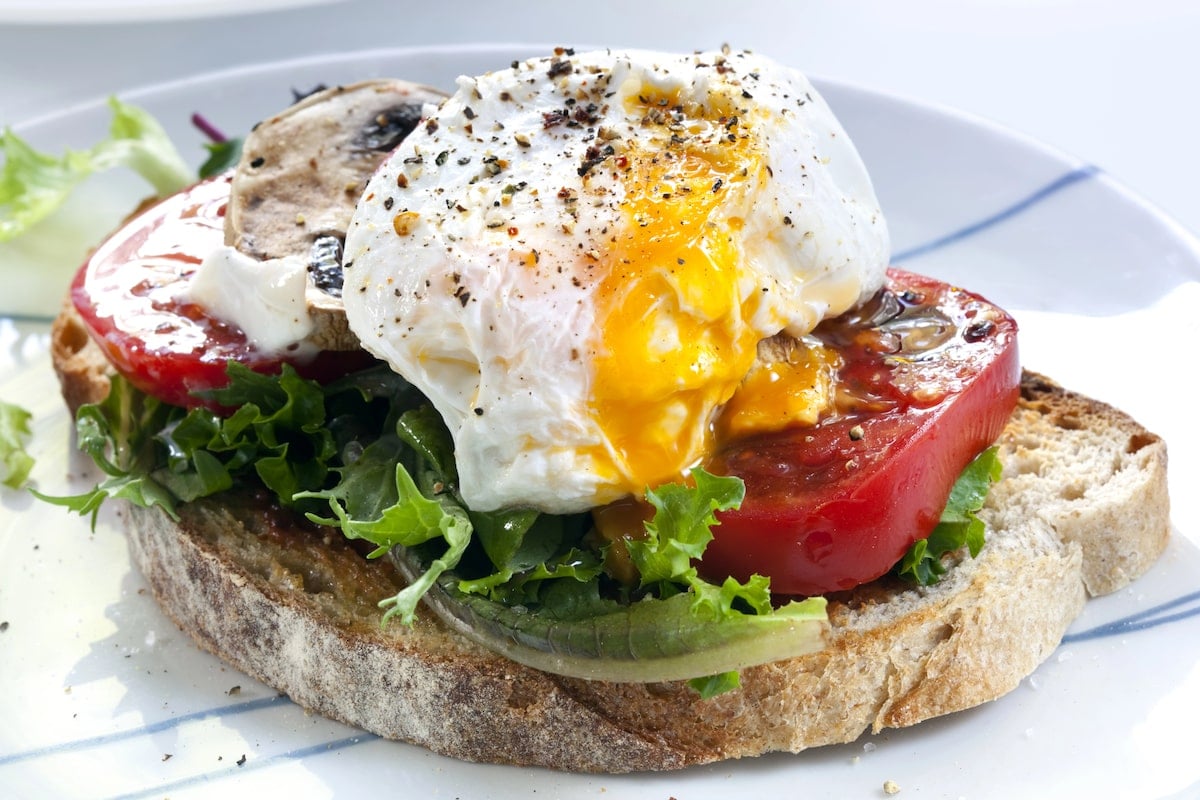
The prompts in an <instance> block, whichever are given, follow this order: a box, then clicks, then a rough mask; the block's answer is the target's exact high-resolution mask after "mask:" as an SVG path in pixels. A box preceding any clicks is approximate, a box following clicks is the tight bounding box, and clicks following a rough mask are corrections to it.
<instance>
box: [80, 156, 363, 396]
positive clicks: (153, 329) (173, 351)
mask: <svg viewBox="0 0 1200 800" xmlns="http://www.w3.org/2000/svg"><path fill="white" fill-rule="evenodd" d="M229 185H230V177H229V176H228V175H225V176H220V177H217V178H212V179H209V180H207V181H202V182H200V183H198V184H196V185H195V186H193V187H191V188H190V189H186V190H184V191H182V192H180V193H179V194H176V195H173V196H171V197H168V198H166V199H165V200H162V201H161V202H159V203H157V204H156V205H154V206H151V207H150V208H148V209H146V210H145V211H143V212H142V213H140V214H139V215H137V216H136V217H134V218H133V219H131V220H130V221H129V222H128V223H127V224H126V225H125V226H124V227H122V228H121V229H120V230H118V231H117V232H116V233H114V234H113V235H112V236H110V237H109V238H108V239H107V240H106V241H105V242H104V244H102V245H101V246H100V247H99V248H98V249H97V250H96V252H95V253H93V254H92V256H91V258H89V259H88V260H87V262H86V263H85V264H84V265H83V267H82V268H80V270H79V272H78V274H77V275H76V276H75V280H74V282H73V283H72V285H71V298H72V300H73V302H74V304H75V307H76V308H77V309H78V310H79V313H80V316H82V317H83V320H84V323H85V324H86V325H87V327H88V328H89V330H90V332H91V335H92V338H93V339H95V340H96V342H97V343H98V344H99V345H100V347H101V348H102V349H103V350H104V352H105V354H106V355H107V356H108V359H109V361H111V362H112V364H113V366H114V367H115V368H116V370H117V371H118V372H120V373H121V374H122V375H124V376H125V377H126V378H127V379H128V380H129V381H130V382H131V383H133V385H134V386H137V387H138V388H139V389H141V390H142V391H144V392H146V393H147V394H150V395H153V396H155V397H157V398H159V399H161V400H163V401H165V402H167V403H171V404H173V405H178V406H188V407H190V406H196V405H200V404H202V401H201V400H200V398H198V397H196V396H195V395H194V394H193V392H199V391H205V390H209V389H215V388H219V387H222V386H224V385H225V384H226V383H227V382H228V378H227V377H226V372H225V368H226V364H227V362H229V361H230V360H236V361H240V362H241V363H243V364H245V365H246V366H248V367H250V368H251V369H253V370H255V371H258V372H264V373H275V372H278V371H279V370H280V369H281V366H282V364H283V363H284V362H287V363H290V364H292V365H293V366H295V367H296V368H297V369H298V370H299V371H300V372H301V374H304V375H306V376H308V377H313V378H318V379H320V378H329V377H333V376H335V375H338V374H341V373H344V372H346V371H347V370H349V369H353V368H356V367H361V366H363V363H362V362H363V361H364V360H365V356H359V354H347V353H336V354H335V353H312V352H301V351H300V350H299V349H297V350H295V351H294V352H290V353H283V354H280V353H277V352H261V351H259V350H258V349H256V348H255V347H254V345H253V344H252V343H251V342H249V341H248V340H247V338H246V336H245V334H244V333H243V332H242V331H241V329H239V328H238V327H236V326H232V325H228V324H226V323H224V322H222V321H220V320H218V319H215V318H213V317H211V316H209V314H208V313H207V312H206V311H205V310H204V309H203V308H202V307H200V306H198V305H196V304H194V303H186V302H181V301H180V300H179V294H180V291H181V290H182V288H183V287H184V285H185V282H186V280H187V278H188V276H189V275H190V274H191V273H192V272H194V271H195V269H196V267H197V266H198V265H199V264H200V262H201V261H202V260H203V258H204V256H205V254H207V253H208V252H210V251H211V250H213V249H214V248H217V247H219V246H221V245H222V244H224V241H225V233H224V215H225V205H226V203H227V201H228V200H229Z"/></svg>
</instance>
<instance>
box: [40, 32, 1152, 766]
mask: <svg viewBox="0 0 1200 800" xmlns="http://www.w3.org/2000/svg"><path fill="white" fill-rule="evenodd" d="M888 258H889V240H888V234H887V228H886V225H885V222H884V217H883V214H882V211H881V210H880V208H879V205H878V202H877V200H876V198H875V194H874V191H873V189H872V186H871V182H870V180H869V178H868V175H867V172H866V169H865V167H864V165H863V163H862V161H861V159H860V157H859V155H858V153H857V152H856V150H855V148H854V146H853V145H852V144H851V142H850V140H849V138H848V137H847V136H846V133H845V131H844V130H843V129H842V127H841V126H840V125H839V123H838V122H837V120H836V119H835V118H834V116H833V114H832V112H831V110H830V109H829V107H828V106H827V105H826V104H825V102H824V101H823V100H822V98H821V97H820V96H819V95H818V93H817V92H816V90H815V89H814V88H813V87H812V85H811V84H810V83H809V82H808V81H807V80H806V79H805V78H804V77H803V76H802V75H800V74H799V73H798V72H796V71H795V70H793V69H790V68H787V67H784V66H781V65H779V64H777V63H775V62H773V61H771V60H770V59H768V58H765V57H762V56H759V55H756V54H751V53H746V52H712V53H697V54H689V55H669V54H664V53H650V52H636V51H633V52H618V51H604V52H592V53H574V52H572V51H569V50H559V51H557V52H555V53H554V54H553V55H550V56H548V57H546V58H541V59H531V60H528V61H522V62H514V63H513V64H511V65H498V68H497V69H496V71H494V72H491V73H488V74H486V75H481V76H477V77H464V78H461V79H459V82H458V85H457V87H456V89H455V91H454V93H453V94H452V95H450V96H445V95H442V94H440V93H439V92H436V91H434V90H432V89H428V88H425V87H420V86H414V85H411V84H407V83H405V82H402V81H370V82H366V83H363V84H358V85H354V86H345V87H336V88H331V89H326V90H324V91H321V92H318V93H316V94H314V95H311V96H309V97H307V98H305V99H304V100H302V101H301V102H299V103H298V104H296V105H294V106H292V107H291V108H289V109H287V110H285V111H283V112H282V113H280V114H279V115H277V116H275V117H272V118H269V119H267V120H264V121H263V122H262V123H261V124H260V125H259V126H257V127H256V128H255V129H254V130H253V131H252V132H251V133H250V134H249V136H248V137H247V139H246V141H245V144H244V149H243V152H242V155H241V160H240V162H239V163H238V164H237V166H236V168H235V169H233V170H231V171H229V172H226V173H223V174H220V175H218V176H216V177H213V178H210V179H208V180H205V181H203V182H200V183H198V184H196V185H195V186H193V187H191V188H189V189H186V190H185V191H183V192H180V193H178V194H175V195H173V196H171V197H169V198H167V199H165V200H163V201H161V202H159V203H157V204H155V205H153V206H151V207H149V208H148V209H146V210H144V211H142V212H141V213H139V214H137V215H136V216H134V217H132V218H131V219H130V220H129V221H128V223H127V224H126V225H125V226H124V227H123V228H122V229H121V230H119V231H117V232H116V233H114V234H113V235H112V237H111V238H109V239H108V240H107V241H106V242H105V243H103V244H102V245H101V246H100V247H99V248H98V249H97V250H96V252H95V253H94V254H93V255H92V256H91V257H90V258H89V260H88V261H87V263H86V264H84V265H83V267H82V269H81V270H80V271H79V273H78V276H77V278H76V280H75V282H74V284H73V285H72V287H71V291H70V298H69V302H68V303H67V305H66V307H65V308H64V310H63V313H62V315H61V316H60V317H59V319H58V321H57V322H56V325H55V329H54V359H55V365H56V368H57V370H58V373H59V375H60V378H61V382H62V386H63V390H64V395H65V397H66V398H67V401H68V404H69V405H70V406H71V407H72V408H73V409H77V410H78V421H79V422H78V425H79V436H80V444H81V446H82V447H84V449H86V450H87V451H88V452H89V453H91V454H92V455H93V456H94V457H95V458H96V460H97V463H98V464H99V465H100V467H101V468H102V469H103V470H104V471H105V472H106V473H107V478H106V480H105V481H104V482H103V483H102V484H101V485H100V486H99V487H97V490H96V491H95V492H92V493H89V494H87V495H85V496H83V497H79V498H70V499H66V500H62V501H60V502H65V503H67V504H69V505H73V506H74V507H75V508H77V509H78V510H81V511H84V512H92V511H94V509H95V508H96V506H97V505H98V504H99V503H100V502H101V501H102V500H104V499H105V498H107V497H117V498H121V499H122V500H124V501H126V505H127V508H126V509H125V511H124V512H123V513H124V519H125V521H126V523H127V528H128V532H129V536H130V542H131V548H132V552H133V556H134V559H135V561H136V562H137V564H138V566H139V567H140V569H141V570H142V571H143V573H144V574H145V575H146V577H147V579H148V581H149V583H150V585H151V586H152V588H153V590H154V592H155V595H156V597H157V599H158V601H159V603H160V604H161V606H162V608H163V609H164V611H165V612H166V613H167V614H168V615H169V616H171V618H172V619H174V620H175V621H176V622H177V623H178V624H179V626H180V627H181V628H183V629H184V630H186V631H188V632H189V633H190V634H191V635H192V636H193V637H194V638H195V639H196V641H197V642H198V643H199V644H200V646H202V647H204V648H205V649H208V650H211V651H213V652H215V653H217V654H218V655H220V656H221V657H222V658H223V659H225V660H226V661H228V662H229V663H231V664H233V665H234V666H236V667H237V668H239V669H241V670H244V671H246V672H247V673H249V674H251V675H253V676H255V677H257V678H259V679H261V680H263V681H265V682H266V683H268V684H270V685H271V686H274V687H276V688H278V689H279V690H281V691H284V692H286V693H287V694H288V695H290V696H291V697H292V698H293V699H294V700H295V701H296V702H298V703H300V704H301V705H303V706H305V707H307V708H311V709H313V710H314V711H317V712H319V713H321V714H325V715H328V716H330V717H334V718H337V719H339V720H343V721H346V722H349V723H351V724H354V725H358V726H361V727H363V728H365V729H367V730H370V731H373V732H376V733H378V734H381V735H383V736H387V737H391V738H395V739H402V740H405V741H409V742H415V743H418V744H421V745H424V746H427V747H429V748H431V749H433V750H435V751H437V752H440V753H445V754H448V755H452V756H455V757H459V758H464V759H471V760H480V761H492V762H504V763H513V764H530V765H542V766H547V767H553V768H558V769H566V770H580V771H609V772H626V771H635V770H650V769H672V768H679V767H685V766H688V765H693V764H700V763H705V762H711V761H715V760H719V759H728V758H738V757H743V756H751V755H758V754H762V753H766V752H770V751H799V750H802V749H805V748H808V747H813V746H817V745H823V744H828V743H834V742H846V741H851V740H853V739H855V738H857V737H858V736H860V735H861V734H862V733H863V732H864V731H867V730H873V731H879V730H881V729H884V728H889V727H902V726H908V725H912V724H915V723H917V722H920V721H922V720H925V719H929V718H931V717H936V716H939V715H944V714H948V713H951V712H954V711H958V710H961V709H965V708H969V707H972V706H975V705H978V704H981V703H984V702H987V701H989V700H992V699H994V698H997V697H999V696H1001V695H1003V694H1004V693H1006V692H1008V691H1010V690H1012V689H1013V688H1014V687H1015V686H1016V685H1017V684H1018V682H1019V681H1020V680H1021V679H1022V678H1024V677H1025V676H1026V675H1028V674H1029V673H1030V672H1032V671H1033V670H1034V668H1035V667H1036V666H1037V665H1038V664H1039V663H1041V662H1042V661H1043V660H1044V659H1045V658H1046V657H1047V656H1048V655H1049V654H1050V653H1051V652H1052V651H1053V650H1054V648H1055V647H1056V646H1057V644H1058V642H1059V640H1060V639H1061V637H1062V635H1063V632H1064V631H1065V630H1066V628H1067V626H1068V625H1069V624H1070V622H1071V621H1072V620H1073V619H1074V618H1075V617H1076V616H1077V615H1078V613H1079V612H1080V610H1081V608H1082V606H1083V603H1084V602H1085V599H1086V598H1087V596H1088V595H1089V594H1101V593H1106V592H1111V591H1113V590H1115V589H1117V588H1120V587H1122V586H1124V585H1125V584H1127V583H1128V582H1129V581H1131V580H1133V579H1135V578H1136V577H1138V576H1139V575H1140V574H1141V573H1142V572H1144V571H1145V570H1146V569H1147V568H1148V566H1149V565H1150V564H1151V563H1152V562H1153V561H1154V559H1155V558H1156V557H1157V556H1158V555H1159V553H1160V552H1161V551H1162V549H1163V547H1164V545H1165V542H1166V539H1167V536H1168V532H1169V522H1168V501H1167V494H1166V449H1165V445H1164V443H1163V442H1162V441H1161V440H1160V439H1159V438H1158V437H1156V436H1154V435H1153V434H1151V433H1149V432H1147V431H1146V430H1144V429H1143V428H1142V427H1141V426H1140V425H1138V424H1137V423H1136V422H1135V421H1133V420H1132V419H1130V418H1129V417H1127V416H1125V415H1124V414H1122V413H1121V412H1119V411H1116V410H1114V409H1112V408H1110V407H1108V406H1105V405H1103V404H1101V403H1098V402H1096V401H1093V400H1090V399H1087V398H1084V397H1081V396H1078V395H1075V394H1072V393H1071V392H1068V391H1066V390H1064V389H1062V388H1060V387H1058V386H1056V385H1055V384H1053V383H1052V382H1050V381H1049V380H1046V379H1044V378H1042V377H1040V376H1037V375H1034V374H1031V373H1022V371H1021V367H1020V365H1019V362H1018V357H1017V345H1016V337H1017V326H1016V323H1015V322H1014V320H1013V319H1012V317H1010V316H1009V315H1008V314H1007V313H1006V312H1005V311H1004V310H1002V309H1000V308H998V307H997V306H995V305H994V304H992V303H990V302H988V301H987V300H986V299H984V298H982V297H980V296H978V295H976V294H974V293H972V292H970V291H969V290H968V289H964V288H960V287H957V286H953V285H949V284H946V283H943V282H941V281H938V280H935V279H932V278H928V277H923V276H919V275H915V274H911V273H907V272H902V271H898V270H889V269H888Z"/></svg>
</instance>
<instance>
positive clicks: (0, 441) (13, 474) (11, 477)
mask: <svg viewBox="0 0 1200 800" xmlns="http://www.w3.org/2000/svg"><path fill="white" fill-rule="evenodd" d="M32 416H33V415H32V414H30V413H29V412H28V411H26V410H25V409H23V408H21V407H20V406H18V405H14V404H12V403H6V402H3V401H0V483H3V484H4V485H5V486H8V487H11V488H13V489H17V488H19V487H20V486H21V485H22V484H24V483H25V481H26V480H28V478H29V471H30V470H31V469H33V457H32V456H30V455H29V453H27V452H26V451H25V443H26V442H27V441H28V439H29V436H30V432H29V420H30V419H31V418H32Z"/></svg>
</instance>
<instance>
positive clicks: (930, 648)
mask: <svg viewBox="0 0 1200 800" xmlns="http://www.w3.org/2000/svg"><path fill="white" fill-rule="evenodd" d="M65 316H67V317H69V316H70V313H69V311H68V312H67V313H66V315H65ZM60 331H65V332H66V333H60ZM73 331H74V328H73V326H72V324H70V320H69V319H68V320H67V321H65V322H60V323H59V324H56V326H55V333H54V336H55V338H56V341H55V343H54V347H53V350H52V353H53V358H54V361H55V368H56V370H57V371H58V374H59V376H60V380H61V381H62V383H63V393H64V397H65V398H66V399H67V402H68V404H69V405H71V406H72V407H74V406H75V405H77V403H78V402H80V401H81V398H84V399H96V398H97V395H99V396H100V397H102V396H103V393H104V392H106V391H107V377H103V376H105V372H106V370H105V368H104V367H103V361H102V358H103V357H102V355H100V353H99V350H98V348H96V346H95V345H94V344H92V343H91V342H90V341H89V340H86V337H85V338H84V339H83V340H80V339H78V338H77V337H76V336H75V335H74V333H73ZM59 339H61V341H58V340H59ZM97 357H98V358H100V359H101V361H100V362H95V361H94V360H93V361H92V363H91V366H85V365H87V363H88V362H89V360H92V359H95V358H97ZM97 375H99V376H102V377H103V381H104V384H103V387H101V386H100V385H97V384H95V383H93V382H94V381H96V380H98V379H97V378H96V376H97ZM84 384H91V385H84ZM999 445H1000V448H1001V459H1002V462H1003V463H1004V465H1005V467H1004V470H1005V472H1004V477H1003V478H1002V480H1001V481H1000V482H999V483H998V484H997V485H996V486H995V487H994V489H993V491H992V493H991V495H990V497H989V500H988V504H987V507H986V508H985V509H984V511H983V512H982V516H983V517H984V519H985V521H986V523H987V525H988V541H987V544H986V546H985V547H984V549H983V551H982V553H981V554H980V556H979V557H978V558H976V559H970V558H969V557H963V556H962V555H961V554H960V555H957V556H955V557H954V559H953V560H954V561H955V562H956V564H955V566H954V568H953V569H951V570H950V571H949V573H948V575H947V577H946V578H945V579H944V580H943V581H942V582H941V583H939V584H937V585H935V586H932V587H912V586H908V585H904V584H901V583H899V582H895V581H892V580H891V579H883V580H880V581H876V582H875V583H872V584H869V585H867V586H864V587H860V588H859V589H856V590H854V591H852V592H848V593H843V594H839V595H836V596H832V597H831V598H830V604H829V612H830V621H831V624H832V633H831V637H830V641H829V646H828V647H827V648H826V649H825V650H823V651H821V652H818V653H814V654H811V655H807V656H803V657H800V658H795V659H790V660H786V661H781V662H777V663H773V664H767V665H763V666H760V667H754V668H750V669H747V670H744V671H743V674H742V687H741V688H740V689H739V690H737V691H733V692H729V693H727V694H724V695H720V696H718V697H716V698H713V699H711V700H700V699H699V698H698V696H697V695H696V694H695V693H694V692H692V691H691V690H690V689H688V688H687V687H686V685H685V684H683V683H679V682H676V683H660V684H615V683H607V682H600V681H587V680H580V679H569V678H562V677H558V676H553V675H549V674H546V673H542V672H539V671H537V670H533V669H530V668H527V667H524V666H521V665H519V664H516V663H514V662H511V661H509V660H507V659H505V658H503V657H501V656H498V655H495V654H493V653H490V652H488V651H485V650H483V649H481V648H479V647H477V646H475V645H473V644H471V643H469V642H467V641H466V640H464V639H463V638H461V637H459V636H458V635H456V634H454V633H452V632H450V631H448V630H446V629H445V628H444V627H442V626H441V624H440V623H439V622H438V621H437V620H435V619H432V618H431V617H429V616H427V615H422V616H420V617H419V619H418V621H417V623H416V625H415V626H414V627H413V628H411V629H408V628H404V627H403V626H400V625H398V624H392V625H388V626H381V624H380V619H381V612H380V610H379V609H378V607H377V606H376V602H377V601H378V600H379V599H382V598H384V597H387V596H390V595H391V594H394V593H395V591H396V587H397V586H399V585H400V579H399V578H398V576H396V575H395V574H394V572H392V571H391V570H390V568H389V567H388V566H387V565H386V564H385V563H383V561H378V562H370V563H367V562H366V561H365V560H364V559H363V558H362V557H361V555H359V554H358V553H357V552H356V551H355V550H354V549H353V548H352V547H350V546H349V545H348V544H346V543H345V542H344V541H343V540H342V539H341V537H340V536H338V535H337V534H336V532H332V531H329V530H322V529H314V528H310V527H309V526H306V525H305V524H302V523H298V522H296V521H294V520H290V519H287V518H284V517H281V516H279V515H277V514H265V513H263V506H264V502H263V501H262V500H261V499H259V498H254V497H245V496H237V497H223V498H222V499H221V500H220V501H219V502H218V501H214V500H212V499H206V500H202V501H197V502H194V503H189V504H185V505H184V506H182V507H181V509H180V519H179V521H174V520H172V519H170V518H169V517H168V516H167V515H166V514H165V513H163V512H162V511H161V510H155V509H151V510H147V509H142V508H137V507H132V506H130V507H126V508H125V509H124V510H123V514H124V515H125V517H126V522H127V525H126V527H127V530H128V533H129V542H130V551H131V554H132V557H133V560H134V561H135V563H136V564H137V566H138V568H139V569H140V570H141V571H142V573H143V574H144V575H145V576H146V578H147V580H148V582H149V584H150V586H151V588H152V590H153V592H154V595H155V597H156V599H157V600H158V603H159V605H160V606H161V607H162V609H163V611H164V612H166V614H167V615H168V616H170V617H171V618H172V619H173V620H174V621H175V623H176V624H177V625H178V626H179V627H180V628H181V629H182V630H184V631H186V632H188V633H189V634H190V635H191V636H192V637H193V638H194V639H195V640H196V642H197V643H198V644H199V645H200V646H201V647H202V648H204V649H206V650H209V651H210V652H213V653H215V654H216V655H218V656H219V657H220V658H221V659H223V660H224V661H226V662H228V663H230V664H232V665H233V666H235V667H237V668H238V669H240V670H242V671H244V672H246V673H248V674H250V675H253V676H254V677H256V678H258V679H259V680H262V681H263V682H265V683H267V684H269V685H271V686H273V687H275V688H277V689H279V690H280V691H282V692H285V693H287V694H288V695H289V696H290V697H291V698H292V699H293V700H295V701H296V702H297V703H299V704H300V705H301V706H304V707H305V708H308V709H311V710H313V711H315V712H317V713H320V714H322V715H325V716H328V717H332V718H334V719H338V720H341V721H343V722H346V723H349V724H352V725H356V726H359V727H361V728H364V729H365V730H368V731H371V732H374V733H377V734H379V735H381V736H384V737H387V738H392V739H398V740H402V741H407V742H412V743H415V744H419V745H422V746H424V747H428V748H429V749H431V750H433V751H435V752H438V753H442V754H445V755H449V756H453V757H455V758H460V759H466V760H470V761H483V762H495V763H506V764H519V765H529V766H542V767H549V768H553V769H560V770H570V771H578V772H612V773H618V772H634V771H643V770H666V769H678V768H682V767H687V766H691V765H697V764H704V763H709V762H713V761H719V760H723V759H731V758H742V757H747V756H755V755H760V754H763V753H767V752H772V751H789V752H798V751H800V750H804V749H806V748H809V747H815V746H819V745H824V744H833V743H839V742H849V741H853V740H854V739H856V738H858V737H859V736H860V735H862V734H863V733H864V732H865V731H868V730H870V731H875V732H878V731H881V730H883V729H886V728H899V727H906V726H909V725H913V724H916V723H918V722H921V721H923V720H926V719H930V718H933V717H937V716H941V715H945V714H950V713H953V712H955V711H960V710H963V709H967V708H971V707H973V706H977V705H979V704H981V703H985V702H987V701H990V700H993V699H995V698H997V697H1000V696H1001V695H1003V694H1005V693H1006V692H1009V691H1011V690H1012V689H1014V688H1015V687H1016V686H1017V685H1018V684H1019V683H1020V681H1021V680H1022V679H1023V678H1025V677H1026V676H1027V675H1029V674H1030V673H1031V672H1032V671H1033V670H1034V669H1035V668H1036V667H1037V666H1038V665H1039V664H1040V663H1041V662H1042V661H1044V660H1045V659H1046V658H1047V657H1048V656H1049V654H1050V653H1051V652H1052V651H1053V650H1054V648H1055V647H1056V646H1057V645H1058V643H1059V641H1060V640H1061V638H1062V635H1063V633H1064V631H1065V630H1066V628H1067V627H1068V625H1070V623H1071V621H1072V620H1073V619H1075V617H1076V616H1077V615H1078V614H1079V612H1080V611H1081V609H1082V607H1083V604H1084V602H1085V600H1086V598H1087V596H1088V594H1089V593H1090V594H1102V593H1106V592H1111V591H1115V590H1116V589H1119V588H1121V587H1122V586H1124V585H1126V584H1127V583H1128V582H1129V581H1132V580H1133V579H1135V578H1136V577H1138V576H1139V575H1140V574H1142V573H1143V572H1144V571H1145V570H1146V569H1148V568H1149V566H1150V565H1151V564H1152V563H1153V562H1154V560H1155V559H1156V558H1157V557H1158V555H1159V554H1160V553H1161V552H1162V550H1163V549H1164V547H1165V546H1166V542H1167V538H1168V535H1169V530H1170V522H1169V504H1168V499H1167V490H1166V445H1165V443H1164V442H1163V441H1162V439H1160V438H1159V437H1157V436H1155V435H1154V434H1152V433H1150V432H1149V431H1147V430H1146V429H1145V428H1143V427H1142V426H1141V425H1139V424H1138V423H1137V422H1136V421H1134V420H1133V419H1131V418H1130V417H1128V416H1127V415H1125V414H1123V413H1122V412H1120V411H1117V410H1116V409H1113V408H1112V407H1110V406H1107V405H1104V404H1103V403H1099V402H1097V401H1095V400H1091V399H1089V398H1086V397H1083V396H1081V395H1078V394H1075V393H1072V392H1069V391H1067V390H1065V389H1063V388H1062V387H1059V386H1057V385H1056V384H1054V383H1053V382H1051V381H1049V380H1048V379H1046V378H1044V377H1042V376H1039V375H1036V374H1033V373H1025V374H1024V376H1023V380H1022V395H1021V400H1020V402H1019V405H1018V407H1017V409H1016V410H1015V411H1014V412H1013V416H1012V419H1011V420H1010V422H1009V425H1008V427H1007V428H1006V429H1005V431H1004V434H1003V435H1002V437H1001V439H1000V442H999Z"/></svg>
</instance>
